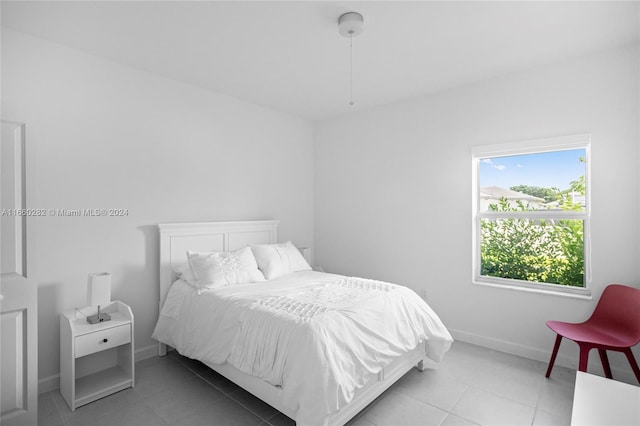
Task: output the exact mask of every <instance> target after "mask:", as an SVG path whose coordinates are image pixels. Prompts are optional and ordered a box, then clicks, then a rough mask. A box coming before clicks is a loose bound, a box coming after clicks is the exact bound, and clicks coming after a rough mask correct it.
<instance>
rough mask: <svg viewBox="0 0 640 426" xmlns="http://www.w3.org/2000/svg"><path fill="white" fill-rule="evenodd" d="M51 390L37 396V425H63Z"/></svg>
mask: <svg viewBox="0 0 640 426" xmlns="http://www.w3.org/2000/svg"><path fill="white" fill-rule="evenodd" d="M54 392H57V391H53V392H47V393H44V394H42V395H40V396H39V397H38V425H39V426H63V425H64V423H63V422H62V417H60V413H59V412H58V407H57V406H56V403H55V402H54V400H53V393H54Z"/></svg>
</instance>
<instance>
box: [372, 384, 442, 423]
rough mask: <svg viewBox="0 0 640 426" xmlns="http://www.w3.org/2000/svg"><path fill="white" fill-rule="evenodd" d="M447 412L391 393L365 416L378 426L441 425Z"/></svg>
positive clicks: (384, 396)
mask: <svg viewBox="0 0 640 426" xmlns="http://www.w3.org/2000/svg"><path fill="white" fill-rule="evenodd" d="M445 417H447V412H446V411H443V410H441V409H439V408H436V407H433V406H431V405H429V404H425V403H423V402H420V401H418V400H416V399H413V398H409V397H407V396H404V395H403V394H401V393H399V392H396V391H391V392H387V393H386V394H384V395H383V396H382V397H381V398H379V399H378V400H377V401H376V402H375V405H373V406H372V407H370V408H369V409H368V410H367V412H366V413H365V414H364V418H365V419H366V420H368V421H370V422H371V423H373V424H375V425H377V426H386V425H389V426H403V425H407V426H414V425H439V424H440V423H442V421H443V420H444V419H445Z"/></svg>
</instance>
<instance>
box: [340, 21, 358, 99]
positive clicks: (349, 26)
mask: <svg viewBox="0 0 640 426" xmlns="http://www.w3.org/2000/svg"><path fill="white" fill-rule="evenodd" d="M363 24H364V18H363V17H362V15H360V14H359V13H358V12H347V13H344V14H342V15H340V17H339V18H338V32H339V33H340V35H341V36H343V37H349V105H350V106H353V105H354V102H353V38H354V37H356V36H357V35H359V34H360V33H362V26H363Z"/></svg>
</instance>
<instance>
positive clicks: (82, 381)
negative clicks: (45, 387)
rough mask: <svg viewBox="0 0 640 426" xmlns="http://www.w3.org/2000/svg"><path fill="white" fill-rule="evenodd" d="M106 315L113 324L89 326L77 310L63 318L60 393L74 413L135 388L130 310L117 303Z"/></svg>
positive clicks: (113, 304) (109, 307)
mask: <svg viewBox="0 0 640 426" xmlns="http://www.w3.org/2000/svg"><path fill="white" fill-rule="evenodd" d="M103 312H106V313H108V314H109V315H111V321H106V322H101V323H97V324H89V323H88V322H87V320H86V317H85V316H84V315H82V314H81V313H79V312H78V311H77V310H69V311H66V312H64V313H63V314H62V315H61V316H60V393H61V394H62V396H63V398H64V400H65V401H66V402H67V404H68V405H69V408H71V411H75V409H76V408H78V407H80V406H81V405H85V404H88V403H90V402H93V401H95V400H96V399H100V398H103V397H105V396H107V395H111V394H112V393H114V392H118V391H120V390H122V389H126V388H128V387H133V386H134V385H135V365H134V361H135V360H134V355H133V353H134V343H133V330H134V328H133V313H132V312H131V308H130V307H129V306H127V305H125V304H124V303H122V302H119V301H115V302H112V303H111V305H109V306H107V307H106V308H104V309H103Z"/></svg>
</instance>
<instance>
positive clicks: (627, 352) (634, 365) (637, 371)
mask: <svg viewBox="0 0 640 426" xmlns="http://www.w3.org/2000/svg"><path fill="white" fill-rule="evenodd" d="M623 352H624V354H625V355H626V356H627V359H628V360H629V364H631V369H632V370H633V372H634V373H635V375H636V379H638V382H639V383H640V368H638V363H637V362H636V358H635V357H634V356H633V352H631V348H626V349H625V350H624V351H623Z"/></svg>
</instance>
